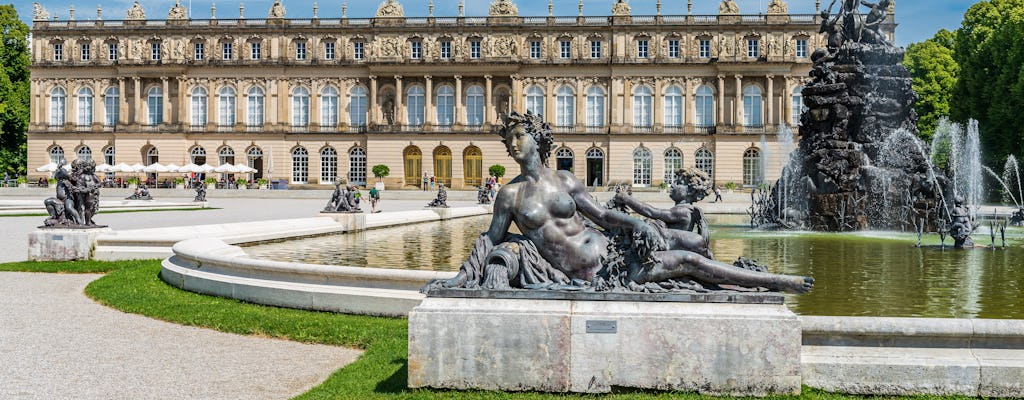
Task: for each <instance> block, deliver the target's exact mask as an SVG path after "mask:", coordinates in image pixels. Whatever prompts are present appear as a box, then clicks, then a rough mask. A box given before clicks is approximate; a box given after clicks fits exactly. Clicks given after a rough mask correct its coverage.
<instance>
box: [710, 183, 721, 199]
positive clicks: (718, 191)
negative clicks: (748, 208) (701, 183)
mask: <svg viewBox="0 0 1024 400" xmlns="http://www.w3.org/2000/svg"><path fill="white" fill-rule="evenodd" d="M720 201H723V200H722V187H721V186H718V185H715V201H712V203H717V202H720Z"/></svg>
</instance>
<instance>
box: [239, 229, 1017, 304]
mask: <svg viewBox="0 0 1024 400" xmlns="http://www.w3.org/2000/svg"><path fill="white" fill-rule="evenodd" d="M489 222H490V217H487V216H485V217H475V218H467V219H460V220H455V221H446V222H441V223H435V224H419V225H410V226H405V227H397V228H389V229H381V230H373V231H367V232H361V233H356V234H347V235H336V236H326V237H319V238H311V239H303V240H294V241H288V242H282V243H271V244H264V245H259V246H253V247H249V248H247V249H246V252H248V253H249V254H251V255H252V256H253V257H259V258H268V259H274V260H282V261H298V262H308V263H318V264H333V265H351V266H367V267H375V268H408V269H422V270H449V271H454V270H457V269H458V267H459V265H461V263H462V261H463V260H465V259H466V257H467V256H468V255H469V251H470V249H471V248H472V245H473V241H474V240H475V239H476V237H477V236H478V235H479V234H480V233H481V232H483V231H485V230H486V229H487V225H488V224H489ZM711 223H712V226H713V229H712V238H714V239H713V240H712V242H711V248H712V250H713V251H714V254H715V256H716V258H718V259H719V260H723V261H731V260H735V259H736V257H739V256H741V255H744V256H748V257H751V258H754V259H757V260H760V261H761V262H763V263H765V264H768V265H769V266H770V267H771V270H772V272H777V273H786V274H799V275H810V276H813V277H815V279H816V280H817V281H816V284H815V288H814V290H813V291H812V292H811V293H809V294H806V295H801V296H789V297H788V298H787V304H788V305H789V307H790V308H792V309H793V311H795V312H797V313H798V314H803V315H853V316H902V317H946V318H1022V319H1024V294H1022V289H1024V249H1022V247H1021V246H1022V245H1024V231H1022V230H1020V229H1014V230H1009V231H1007V244H1008V245H1009V248H1008V249H1005V250H1004V249H998V250H995V251H993V250H988V249H984V250H970V251H955V250H952V249H949V248H946V249H941V248H939V247H938V245H939V241H938V238H934V239H933V240H930V241H929V240H927V239H926V241H925V243H924V244H925V245H926V247H924V248H916V247H914V243H915V242H916V237H915V236H914V235H911V234H904V233H890V232H866V233H855V234H844V235H839V234H827V233H807V232H757V231H750V230H749V228H748V227H746V226H745V224H746V218H744V217H743V216H713V217H712V221H711Z"/></svg>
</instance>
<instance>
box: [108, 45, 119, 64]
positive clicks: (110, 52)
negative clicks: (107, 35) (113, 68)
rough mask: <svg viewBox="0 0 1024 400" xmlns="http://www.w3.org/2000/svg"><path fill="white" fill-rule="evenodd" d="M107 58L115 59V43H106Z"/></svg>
mask: <svg viewBox="0 0 1024 400" xmlns="http://www.w3.org/2000/svg"><path fill="white" fill-rule="evenodd" d="M107 60H109V61H117V43H107Z"/></svg>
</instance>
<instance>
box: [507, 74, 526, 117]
mask: <svg viewBox="0 0 1024 400" xmlns="http://www.w3.org/2000/svg"><path fill="white" fill-rule="evenodd" d="M522 97H523V78H522V77H521V76H519V75H512V93H510V94H509V99H508V101H509V103H510V104H509V107H511V108H512V111H516V112H520V113H521V112H523V111H524V110H523V106H522V105H523V98H522Z"/></svg>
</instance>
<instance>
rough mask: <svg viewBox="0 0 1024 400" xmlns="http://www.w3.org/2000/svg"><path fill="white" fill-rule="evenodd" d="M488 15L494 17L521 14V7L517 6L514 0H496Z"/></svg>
mask: <svg viewBox="0 0 1024 400" xmlns="http://www.w3.org/2000/svg"><path fill="white" fill-rule="evenodd" d="M487 15H489V16H492V17H515V16H518V15H519V8H518V7H516V5H515V3H513V2H512V0H495V1H494V2H493V3H491V9H490V12H489V13H488V14H487Z"/></svg>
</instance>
